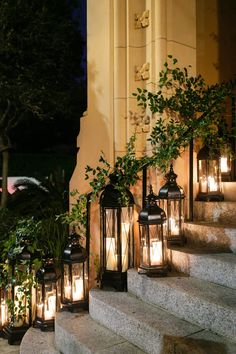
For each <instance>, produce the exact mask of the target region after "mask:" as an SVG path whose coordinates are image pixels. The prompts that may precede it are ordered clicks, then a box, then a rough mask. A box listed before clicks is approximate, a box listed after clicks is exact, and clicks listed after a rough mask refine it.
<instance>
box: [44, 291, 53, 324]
mask: <svg viewBox="0 0 236 354" xmlns="http://www.w3.org/2000/svg"><path fill="white" fill-rule="evenodd" d="M55 312H56V295H50V296H48V298H47V300H46V301H45V308H44V318H45V320H50V319H52V318H54V316H55Z"/></svg>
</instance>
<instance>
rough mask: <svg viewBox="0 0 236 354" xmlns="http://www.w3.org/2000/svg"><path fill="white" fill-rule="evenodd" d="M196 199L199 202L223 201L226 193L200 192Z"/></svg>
mask: <svg viewBox="0 0 236 354" xmlns="http://www.w3.org/2000/svg"><path fill="white" fill-rule="evenodd" d="M195 200H196V201H199V202H223V200H224V195H223V194H222V193H219V194H208V193H198V195H197V196H196V199H195Z"/></svg>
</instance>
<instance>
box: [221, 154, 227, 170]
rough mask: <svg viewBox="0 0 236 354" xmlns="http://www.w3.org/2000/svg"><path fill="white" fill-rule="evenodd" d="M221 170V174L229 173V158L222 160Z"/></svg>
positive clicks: (222, 158)
mask: <svg viewBox="0 0 236 354" xmlns="http://www.w3.org/2000/svg"><path fill="white" fill-rule="evenodd" d="M220 169H221V172H223V173H225V172H228V158H227V157H221V158H220Z"/></svg>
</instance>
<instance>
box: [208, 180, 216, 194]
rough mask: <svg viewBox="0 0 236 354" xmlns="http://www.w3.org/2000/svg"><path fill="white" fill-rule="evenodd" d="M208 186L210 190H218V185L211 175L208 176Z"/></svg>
mask: <svg viewBox="0 0 236 354" xmlns="http://www.w3.org/2000/svg"><path fill="white" fill-rule="evenodd" d="M208 188H209V191H210V192H215V191H217V190H218V185H217V183H216V181H215V178H214V177H212V176H209V177H208Z"/></svg>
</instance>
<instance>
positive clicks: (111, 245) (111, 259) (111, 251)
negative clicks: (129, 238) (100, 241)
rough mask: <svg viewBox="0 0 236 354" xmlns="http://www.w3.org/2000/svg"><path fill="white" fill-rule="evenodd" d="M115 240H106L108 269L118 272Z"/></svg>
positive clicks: (110, 238) (109, 238) (111, 238)
mask: <svg viewBox="0 0 236 354" xmlns="http://www.w3.org/2000/svg"><path fill="white" fill-rule="evenodd" d="M116 268H117V267H116V255H115V238H114V237H107V238H106V269H107V270H116Z"/></svg>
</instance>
